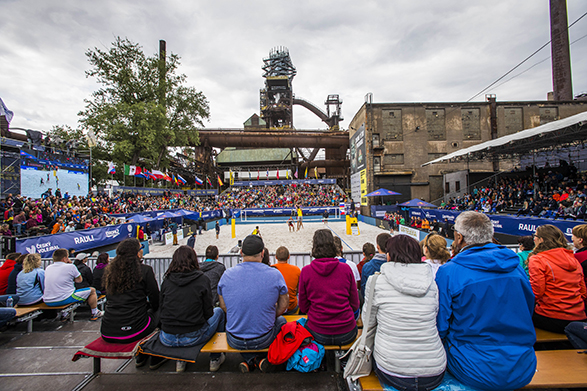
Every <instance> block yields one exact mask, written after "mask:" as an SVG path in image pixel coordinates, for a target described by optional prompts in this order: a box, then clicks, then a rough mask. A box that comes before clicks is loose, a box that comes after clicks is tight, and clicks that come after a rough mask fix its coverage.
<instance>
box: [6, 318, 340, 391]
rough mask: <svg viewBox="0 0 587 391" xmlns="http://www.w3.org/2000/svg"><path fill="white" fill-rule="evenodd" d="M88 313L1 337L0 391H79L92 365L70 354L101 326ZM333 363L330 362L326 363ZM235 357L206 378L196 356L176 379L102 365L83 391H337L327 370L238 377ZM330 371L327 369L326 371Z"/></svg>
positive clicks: (166, 369)
mask: <svg viewBox="0 0 587 391" xmlns="http://www.w3.org/2000/svg"><path fill="white" fill-rule="evenodd" d="M89 315H90V312H89V309H88V308H87V307H84V308H80V309H79V310H78V312H77V313H76V321H75V322H74V323H62V322H61V321H58V320H53V319H45V320H36V321H35V322H34V331H33V332H32V333H31V334H27V333H26V326H25V325H24V324H19V325H17V326H15V327H10V328H9V329H8V330H7V331H4V332H2V333H0V357H1V359H0V390H2V391H17V390H42V391H54V390H55V391H65V390H76V391H77V390H80V388H79V385H80V384H81V383H82V382H83V381H84V379H86V378H88V377H89V376H90V374H91V372H92V359H90V358H83V359H80V360H79V361H76V362H73V361H71V358H72V357H73V355H74V353H75V352H76V351H77V350H78V349H80V348H82V347H83V346H84V345H86V344H88V343H90V342H91V341H93V340H94V339H96V338H98V337H99V335H100V334H99V330H100V322H99V321H98V322H90V321H89V320H88V319H89ZM330 361H332V360H330ZM240 362H241V357H240V355H239V354H229V355H227V359H226V361H225V362H224V364H223V365H222V367H221V368H220V370H219V371H218V372H216V373H212V372H209V355H208V354H200V356H199V357H198V359H197V361H196V363H195V364H188V366H187V368H186V372H184V373H176V372H175V362H173V361H169V362H167V363H165V364H164V365H163V366H161V367H160V368H159V369H157V370H156V371H152V370H150V369H149V368H148V366H144V367H141V368H136V367H135V365H134V360H106V359H103V360H102V372H103V373H102V374H101V375H99V376H98V377H96V378H95V379H93V380H91V381H90V382H89V383H88V384H87V385H85V387H83V390H84V391H86V390H87V391H94V390H108V391H117V390H140V391H151V390H161V389H173V390H176V391H179V390H188V389H190V390H191V389H199V390H214V391H219V390H237V389H245V390H283V391H289V390H292V391H294V390H295V391H298V390H315V391H322V390H330V391H332V390H335V391H338V390H342V389H344V388H345V386H344V384H343V382H342V381H341V380H340V377H339V376H338V375H337V374H336V373H335V372H334V371H333V370H332V369H328V370H326V368H325V369H324V370H321V371H319V372H316V373H310V374H303V373H297V372H276V373H267V374H264V373H260V372H259V371H254V372H252V373H248V374H241V373H240V372H239V371H238V364H239V363H240ZM327 367H328V368H332V365H330V366H327Z"/></svg>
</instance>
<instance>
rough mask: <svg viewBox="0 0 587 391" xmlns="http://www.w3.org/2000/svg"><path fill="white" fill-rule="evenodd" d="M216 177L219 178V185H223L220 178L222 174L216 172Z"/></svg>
mask: <svg viewBox="0 0 587 391" xmlns="http://www.w3.org/2000/svg"><path fill="white" fill-rule="evenodd" d="M216 178H218V186H223V185H224V183H222V180H221V179H220V175H218V174H216Z"/></svg>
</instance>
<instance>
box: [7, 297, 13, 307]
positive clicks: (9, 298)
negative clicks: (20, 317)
mask: <svg viewBox="0 0 587 391" xmlns="http://www.w3.org/2000/svg"><path fill="white" fill-rule="evenodd" d="M13 304H14V300H12V296H8V299H6V307H14V305H13Z"/></svg>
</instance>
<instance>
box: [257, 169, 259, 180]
mask: <svg viewBox="0 0 587 391" xmlns="http://www.w3.org/2000/svg"><path fill="white" fill-rule="evenodd" d="M257 180H259V170H257Z"/></svg>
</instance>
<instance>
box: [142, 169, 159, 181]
mask: <svg viewBox="0 0 587 391" xmlns="http://www.w3.org/2000/svg"><path fill="white" fill-rule="evenodd" d="M143 175H144V176H145V177H146V178H147V179H152V180H156V179H159V178H157V176H156V175H155V174H153V173H152V172H151V171H149V170H147V169H146V168H145V169H143Z"/></svg>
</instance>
